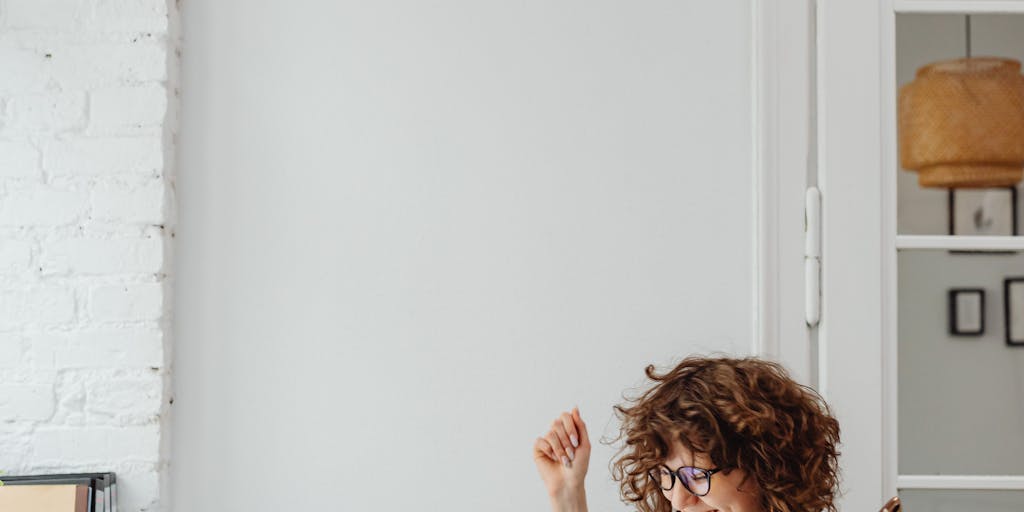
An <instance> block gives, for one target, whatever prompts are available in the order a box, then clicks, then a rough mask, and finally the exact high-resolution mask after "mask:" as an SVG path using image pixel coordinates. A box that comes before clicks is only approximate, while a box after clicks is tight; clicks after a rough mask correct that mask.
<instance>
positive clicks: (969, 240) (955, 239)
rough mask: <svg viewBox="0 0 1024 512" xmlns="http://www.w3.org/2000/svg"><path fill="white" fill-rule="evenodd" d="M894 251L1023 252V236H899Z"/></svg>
mask: <svg viewBox="0 0 1024 512" xmlns="http://www.w3.org/2000/svg"><path fill="white" fill-rule="evenodd" d="M896 249H899V250H906V249H941V250H949V251H986V252H987V251H994V252H1004V251H1024V236H946V235H934V236H933V235H899V236H897V237H896Z"/></svg>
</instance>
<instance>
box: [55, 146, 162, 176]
mask: <svg viewBox="0 0 1024 512" xmlns="http://www.w3.org/2000/svg"><path fill="white" fill-rule="evenodd" d="M43 169H44V170H46V171H48V172H50V173H52V174H53V175H54V176H70V175H77V176H96V175H110V174H122V173H133V174H159V173H160V171H161V170H162V169H163V146H162V142H161V140H160V138H159V137H128V138H90V139H72V140H61V141H52V142H49V143H46V144H44V145H43Z"/></svg>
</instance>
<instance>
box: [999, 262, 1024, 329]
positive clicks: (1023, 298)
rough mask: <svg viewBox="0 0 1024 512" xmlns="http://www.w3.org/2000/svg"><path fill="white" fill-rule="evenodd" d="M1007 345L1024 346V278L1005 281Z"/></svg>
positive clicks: (1004, 304)
mask: <svg viewBox="0 0 1024 512" xmlns="http://www.w3.org/2000/svg"><path fill="white" fill-rule="evenodd" d="M1003 308H1004V312H1005V318H1006V344H1007V345H1011V346H1024V277H1008V278H1006V279H1004V280H1003Z"/></svg>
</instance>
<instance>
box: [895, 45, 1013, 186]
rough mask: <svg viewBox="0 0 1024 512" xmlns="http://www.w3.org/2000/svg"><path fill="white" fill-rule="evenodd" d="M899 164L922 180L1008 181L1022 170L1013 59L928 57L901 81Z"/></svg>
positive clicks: (952, 183) (935, 183)
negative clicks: (930, 59) (907, 79)
mask: <svg viewBox="0 0 1024 512" xmlns="http://www.w3.org/2000/svg"><path fill="white" fill-rule="evenodd" d="M899 139H900V140H899V142H900V164H901V165H902V166H903V168H904V169H910V170H914V171H917V172H918V183H920V184H921V186H922V187H942V188H985V187H1009V186H1014V185H1016V184H1017V183H1018V182H1020V181H1021V177H1022V176H1024V76H1021V74H1020V62H1018V61H1016V60H1012V59H1002V58H995V57H974V58H968V59H956V60H948V61H942V62H936V63H933V64H929V65H927V66H925V67H923V68H921V69H919V70H917V77H916V78H915V79H914V81H913V82H910V83H909V84H907V85H904V86H903V87H902V88H900V96H899Z"/></svg>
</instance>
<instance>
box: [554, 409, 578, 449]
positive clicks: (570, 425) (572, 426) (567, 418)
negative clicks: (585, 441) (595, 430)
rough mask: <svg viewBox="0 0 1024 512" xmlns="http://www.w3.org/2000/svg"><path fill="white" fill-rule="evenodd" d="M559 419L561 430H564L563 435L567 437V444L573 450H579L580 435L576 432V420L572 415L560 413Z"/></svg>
mask: <svg viewBox="0 0 1024 512" xmlns="http://www.w3.org/2000/svg"><path fill="white" fill-rule="evenodd" d="M559 419H560V420H562V428H564V429H565V434H566V435H567V436H569V443H570V444H571V445H572V447H573V449H574V450H575V449H576V448H579V446H580V435H579V432H577V431H576V420H574V419H573V417H572V415H571V414H569V413H562V415H561V416H560V417H559Z"/></svg>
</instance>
